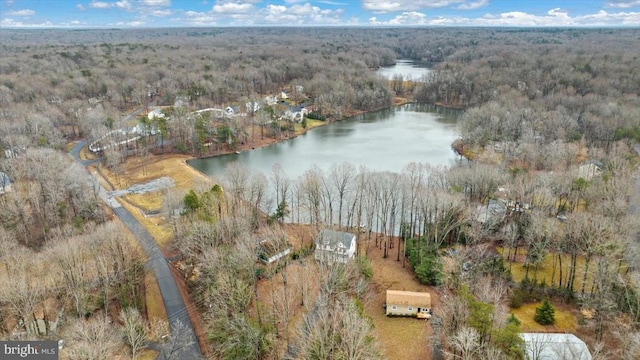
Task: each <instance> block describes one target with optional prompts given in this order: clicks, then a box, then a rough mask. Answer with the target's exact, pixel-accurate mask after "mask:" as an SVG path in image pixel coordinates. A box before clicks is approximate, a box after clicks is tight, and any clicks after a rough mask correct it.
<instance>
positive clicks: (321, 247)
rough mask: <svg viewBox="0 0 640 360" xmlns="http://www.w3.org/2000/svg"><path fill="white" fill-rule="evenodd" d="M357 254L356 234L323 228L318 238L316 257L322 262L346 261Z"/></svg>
mask: <svg viewBox="0 0 640 360" xmlns="http://www.w3.org/2000/svg"><path fill="white" fill-rule="evenodd" d="M355 256H356V235H355V234H352V233H348V232H342V231H334V230H322V231H321V232H320V234H318V237H317V238H316V250H315V258H316V260H317V261H320V262H327V263H334V262H339V263H346V262H348V261H349V260H351V259H353V258H354V257H355Z"/></svg>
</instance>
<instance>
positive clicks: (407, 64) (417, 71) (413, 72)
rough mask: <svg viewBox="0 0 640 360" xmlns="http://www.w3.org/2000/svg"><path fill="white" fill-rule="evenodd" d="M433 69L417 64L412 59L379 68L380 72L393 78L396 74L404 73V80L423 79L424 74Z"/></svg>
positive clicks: (388, 77)
mask: <svg viewBox="0 0 640 360" xmlns="http://www.w3.org/2000/svg"><path fill="white" fill-rule="evenodd" d="M432 71H433V70H430V69H427V68H425V67H421V66H418V65H415V63H414V62H413V61H412V60H398V61H396V64H395V65H394V66H385V67H382V68H380V69H379V70H378V74H380V75H382V76H383V77H385V78H387V79H389V80H393V77H394V76H395V75H402V77H403V79H404V80H412V81H422V78H423V76H425V75H427V74H429V73H430V72H432Z"/></svg>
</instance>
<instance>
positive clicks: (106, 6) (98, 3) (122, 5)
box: [76, 0, 133, 11]
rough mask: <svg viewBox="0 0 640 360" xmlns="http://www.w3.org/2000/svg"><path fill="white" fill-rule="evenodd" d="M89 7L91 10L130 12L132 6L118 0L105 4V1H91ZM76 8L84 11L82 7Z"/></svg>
mask: <svg viewBox="0 0 640 360" xmlns="http://www.w3.org/2000/svg"><path fill="white" fill-rule="evenodd" d="M89 7H90V8H93V9H110V8H116V9H121V10H127V11H128V10H131V9H132V8H133V5H131V2H130V1H129V0H120V1H115V2H106V1H92V2H91V3H89ZM76 8H78V9H79V10H84V7H83V6H82V5H81V4H78V5H76Z"/></svg>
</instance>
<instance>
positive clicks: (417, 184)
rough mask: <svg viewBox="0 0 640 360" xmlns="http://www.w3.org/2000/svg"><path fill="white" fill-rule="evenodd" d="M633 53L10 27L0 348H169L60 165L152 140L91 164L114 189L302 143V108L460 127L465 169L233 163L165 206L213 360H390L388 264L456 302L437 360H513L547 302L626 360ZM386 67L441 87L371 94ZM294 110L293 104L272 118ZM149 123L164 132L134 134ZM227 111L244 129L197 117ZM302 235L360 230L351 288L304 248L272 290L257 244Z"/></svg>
mask: <svg viewBox="0 0 640 360" xmlns="http://www.w3.org/2000/svg"><path fill="white" fill-rule="evenodd" d="M639 38H640V30H638V29H553V28H548V29H529V28H513V29H512V28H482V29H476V28H387V29H370V28H367V29H364V28H213V29H209V28H192V29H146V30H117V29H108V30H107V29H105V30H6V29H2V30H0V49H1V50H0V105H1V106H0V147H1V148H2V150H3V151H2V152H0V155H3V156H2V158H1V159H0V171H2V172H3V173H4V174H6V175H5V176H2V177H1V178H2V180H3V182H4V185H5V186H3V190H2V191H1V192H0V264H1V266H0V284H2V286H0V321H1V324H2V328H1V331H2V332H1V333H2V336H1V337H2V338H7V339H13V338H16V337H20V336H21V338H34V337H39V338H47V339H60V338H65V339H66V344H67V345H66V347H65V349H64V351H65V353H64V354H65V356H67V357H69V358H105V359H107V358H113V356H114V355H115V354H119V355H122V356H126V355H125V354H129V356H132V357H136V354H137V352H139V351H140V350H141V349H142V348H143V347H145V346H146V344H147V343H148V341H146V340H144V339H143V340H144V341H142V340H140V338H139V337H140V336H139V335H140V334H143V335H144V336H143V337H144V338H146V339H149V338H153V339H154V340H153V341H156V342H160V341H161V340H160V339H161V337H162V336H161V335H162V334H160V333H158V334H155V335H153V334H151V333H152V331H150V330H149V329H151V328H152V326H150V324H149V319H147V318H146V315H145V307H146V306H145V304H143V303H144V301H143V292H144V291H143V290H144V280H143V278H144V273H145V269H144V259H143V256H142V255H141V254H140V250H139V248H138V247H137V246H136V245H135V244H136V242H135V240H134V239H133V236H130V235H129V233H128V232H126V231H123V228H122V225H121V224H119V222H118V221H117V220H114V217H113V215H112V214H111V212H110V210H109V209H107V208H105V207H103V206H102V202H101V200H100V196H99V193H98V192H99V191H98V188H99V186H98V185H97V184H92V183H91V182H87V180H86V179H87V176H86V173H85V172H84V169H83V168H82V166H81V165H80V164H79V163H77V162H75V161H74V160H73V159H72V158H71V157H69V156H68V155H67V153H68V152H69V149H70V147H71V146H70V144H73V143H74V142H75V141H77V140H81V139H88V140H89V143H91V142H94V141H99V140H100V139H104V138H105V136H106V135H107V134H113V133H114V130H118V129H123V128H131V127H133V126H135V125H136V124H140V125H141V126H142V127H144V128H145V129H147V130H146V131H145V132H143V134H144V136H142V137H141V138H140V139H139V140H138V141H136V142H135V143H134V144H128V145H123V146H118V147H111V148H109V149H106V150H104V151H103V152H102V153H99V154H98V155H99V157H98V160H99V163H100V166H101V167H103V168H104V169H105V172H111V173H113V174H115V175H116V177H117V176H118V175H119V174H120V173H121V168H122V167H124V165H125V164H126V163H127V161H131V159H143V160H144V159H148V158H150V157H151V156H154V155H159V154H167V153H183V154H188V155H191V156H203V155H215V154H217V153H219V152H221V151H231V150H234V149H235V148H236V147H239V146H241V145H244V144H246V143H251V144H253V142H254V141H258V139H259V138H260V139H263V138H265V137H267V138H273V139H274V140H278V139H284V138H287V137H290V136H293V135H294V134H295V133H296V129H298V130H299V129H300V128H301V127H304V126H306V125H305V124H306V121H307V120H306V119H303V120H302V121H300V122H295V121H294V120H293V119H291V118H287V117H286V116H285V113H286V111H287V110H290V108H293V107H296V106H298V107H308V108H309V109H310V110H309V113H308V114H307V119H313V120H314V121H321V122H324V123H329V122H332V121H339V120H341V119H343V118H345V117H347V116H349V115H352V114H356V113H360V112H366V111H372V110H376V109H381V108H386V107H390V106H392V105H393V104H394V103H398V102H411V101H415V102H421V103H431V104H437V105H440V106H445V107H451V108H457V109H462V110H463V113H462V115H461V116H460V119H459V123H458V128H459V134H460V138H459V140H457V141H456V142H455V143H454V144H452V151H455V152H456V154H458V155H459V157H460V161H459V162H458V164H457V165H456V166H454V167H452V168H437V167H433V166H430V165H429V164H415V163H412V164H406V166H405V167H404V169H403V171H402V172H400V173H387V172H384V173H378V172H374V171H370V170H368V169H357V168H355V166H353V165H351V164H348V163H341V162H340V161H339V159H336V164H335V165H334V166H333V167H332V168H331V169H330V170H329V171H327V172H323V171H321V170H319V169H316V168H310V169H309V170H308V171H307V172H306V173H305V174H304V175H302V176H301V177H299V178H298V179H289V178H288V177H287V176H286V174H284V173H283V172H282V171H281V169H278V168H274V170H273V173H271V174H260V173H256V172H255V171H253V170H252V169H248V168H245V167H243V166H241V165H237V164H235V165H233V166H230V167H229V168H227V169H226V174H225V176H224V178H223V179H222V180H221V183H220V184H216V185H215V186H209V185H207V186H201V187H198V188H194V189H190V190H191V191H188V192H187V191H180V190H176V191H169V192H166V193H165V194H164V199H163V204H162V210H161V211H162V212H163V214H165V215H166V216H167V218H170V219H172V220H171V224H170V228H171V230H170V231H171V243H170V245H169V246H167V248H166V250H167V251H171V252H172V253H179V257H180V259H181V267H180V271H181V274H182V275H183V278H184V279H185V283H186V287H187V289H188V291H189V296H190V297H191V298H192V299H193V303H194V307H195V310H196V312H197V313H198V314H199V315H198V316H199V318H200V319H199V321H198V324H199V325H198V326H199V327H201V328H202V329H203V330H202V331H203V332H205V333H206V347H207V348H204V349H202V350H203V351H202V352H203V353H204V354H205V355H206V356H209V357H212V358H225V359H230V358H234V359H239V358H244V359H258V358H282V357H291V358H305V359H328V358H336V359H338V358H358V359H374V358H381V357H384V351H383V350H382V349H381V348H382V347H381V346H380V338H381V337H384V335H385V334H380V333H376V332H375V331H376V329H374V328H373V326H372V322H371V320H370V318H369V317H370V315H368V314H367V312H366V311H367V310H366V309H367V306H366V304H367V303H368V302H370V301H371V298H372V296H374V294H375V293H376V292H379V291H383V289H379V288H376V287H375V286H371V277H372V274H371V272H372V271H377V269H372V266H371V260H372V259H371V257H372V256H374V255H373V254H378V253H380V254H382V256H383V257H384V258H390V259H393V260H394V261H398V262H400V263H402V265H403V266H406V268H407V269H410V270H409V271H412V272H413V274H414V275H415V277H416V278H417V279H418V280H419V281H420V282H421V283H423V284H427V285H429V286H430V289H431V290H432V291H433V292H437V293H439V294H440V295H441V296H442V297H446V298H448V299H450V300H449V301H446V302H444V301H443V302H442V304H441V308H439V309H435V314H436V316H435V317H434V319H433V321H432V322H431V323H430V324H429V325H428V326H429V327H430V331H431V332H430V334H431V335H430V336H429V338H428V339H426V340H424V342H423V345H424V346H425V347H429V349H430V350H429V351H433V353H431V352H430V353H431V354H432V356H433V358H452V359H453V358H456V359H507V358H515V359H520V358H522V357H523V348H522V346H523V345H522V342H521V340H520V338H518V337H517V333H518V332H519V331H520V330H521V324H520V321H519V320H518V319H516V318H515V316H513V315H512V316H509V314H510V313H513V311H517V309H519V308H521V307H522V306H523V304H524V305H526V304H530V303H536V302H539V301H542V300H549V301H550V302H546V303H545V304H547V305H545V306H547V314H548V313H549V311H548V307H549V306H551V305H550V303H553V304H555V305H556V306H557V307H560V306H562V307H563V308H568V309H573V310H575V311H576V312H577V313H580V314H582V315H579V321H578V322H579V324H578V325H577V329H576V330H574V332H578V333H579V334H580V335H581V336H582V337H584V338H585V339H586V341H587V343H588V345H589V347H590V349H591V352H592V354H593V357H594V359H637V358H638V357H640V276H639V275H638V269H639V268H640V244H639V243H638V233H639V231H640V226H639V225H640V224H639V223H638V212H637V211H638V210H637V209H638V203H639V202H640V199H639V198H640V194H639V193H638V186H637V183H636V180H635V176H636V173H637V170H638V154H637V153H636V152H635V151H634V148H636V147H637V146H638V145H637V144H638V143H639V142H640V98H639V96H640V61H639V57H640V49H638V47H637V42H638V39H639ZM397 59H410V60H413V61H414V62H417V63H420V64H423V65H425V66H428V67H430V68H432V69H433V70H434V71H433V72H431V73H430V74H429V75H428V76H425V77H424V78H423V79H404V78H402V76H398V77H396V78H394V79H392V80H391V81H389V80H388V79H384V78H381V77H380V76H378V75H376V72H375V71H376V70H377V69H378V68H379V67H381V66H386V65H392V64H394V63H395V62H396V61H397ZM410 80H411V81H410ZM417 80H419V81H417ZM281 93H287V94H288V98H287V101H282V102H278V103H275V104H269V103H265V102H264V99H265V98H267V97H270V96H274V95H276V96H277V95H278V94H281ZM254 103H260V104H261V106H260V107H255V106H253V105H251V106H250V105H249V104H254ZM158 107H162V111H163V116H156V117H151V116H149V117H147V116H145V115H146V114H147V112H149V110H151V109H154V108H158ZM228 107H229V108H231V109H237V111H239V112H242V113H245V114H244V116H222V117H220V118H217V117H215V116H213V115H209V114H208V113H196V112H195V111H196V110H199V109H207V108H219V109H226V108H228ZM130 114H136V115H140V116H139V117H136V116H128V115H130ZM165 115H166V116H165ZM212 144H213V146H212ZM5 179H6V180H5ZM9 183H10V184H11V187H10V189H9V187H8V186H7V185H9ZM267 209H268V210H267ZM273 209H275V210H273ZM265 211H266V212H269V213H265ZM175 214H179V215H175ZM297 223H304V225H305V228H308V229H309V230H308V232H309V233H310V234H311V237H313V236H315V235H316V234H317V232H318V231H319V230H320V229H324V228H328V227H332V226H335V224H338V226H339V227H343V228H345V229H357V228H358V227H359V226H360V224H368V225H367V226H368V227H367V230H366V231H363V232H361V231H359V230H358V231H356V232H357V233H358V235H357V236H358V243H359V253H358V256H357V259H356V261H355V262H354V263H353V264H350V265H346V266H344V267H330V266H325V265H322V264H316V263H315V262H314V261H313V256H308V255H309V254H312V253H313V249H312V248H311V247H308V246H306V245H303V246H299V247H297V249H296V251H295V252H294V253H293V254H292V256H288V257H285V258H283V259H281V260H280V261H279V262H278V264H277V266H275V267H273V268H272V267H265V266H263V265H262V264H261V263H259V262H257V261H256V259H258V257H259V255H260V254H258V250H257V247H256V246H255V245H256V244H255V239H256V238H259V239H269V240H271V241H272V242H273V243H275V246H276V247H280V246H282V245H283V244H284V243H286V240H284V239H286V238H287V229H288V228H289V227H290V226H291V225H292V224H297ZM373 249H378V250H379V252H377V251H374V250H373ZM517 268H518V269H522V271H520V272H518V271H516V269H517ZM543 268H546V270H547V271H543ZM265 289H270V290H265ZM297 304H300V305H297ZM296 305H297V306H296ZM585 314H586V315H585ZM552 316H553V312H551V317H552ZM59 319H61V321H58V320H59ZM39 320H46V325H45V329H42V330H40V329H37V327H38V326H39V324H38V321H39ZM545 320H549V319H548V318H545ZM551 322H553V321H551ZM32 323H34V324H36V325H31V324H32ZM112 323H115V324H117V326H112V325H111V324H112ZM34 326H35V327H36V328H34ZM163 326H164V325H162V326H153V328H156V329H157V328H158V327H160V328H162V327H163ZM34 329H35V330H34ZM379 331H381V330H379ZM164 332H166V330H164ZM38 334H39V335H38ZM514 334H515V335H514ZM154 336H155V338H154ZM171 340H172V339H170V340H169V341H168V342H169V343H170V342H171ZM97 344H100V346H94V345H97ZM162 346H164V349H166V348H167V347H168V346H174V347H175V346H176V344H166V343H165V344H163V345H162ZM201 347H202V344H201ZM163 351H164V350H163ZM164 354H165V358H171V356H170V355H171V354H170V353H168V352H164Z"/></svg>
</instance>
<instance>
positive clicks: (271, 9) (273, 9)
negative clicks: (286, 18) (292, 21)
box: [267, 5, 287, 15]
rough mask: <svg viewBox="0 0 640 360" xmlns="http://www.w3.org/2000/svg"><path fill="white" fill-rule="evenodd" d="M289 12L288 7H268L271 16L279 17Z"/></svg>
mask: <svg viewBox="0 0 640 360" xmlns="http://www.w3.org/2000/svg"><path fill="white" fill-rule="evenodd" d="M285 11H287V7H286V6H283V5H267V13H268V14H269V15H279V14H282V13H284V12H285Z"/></svg>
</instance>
